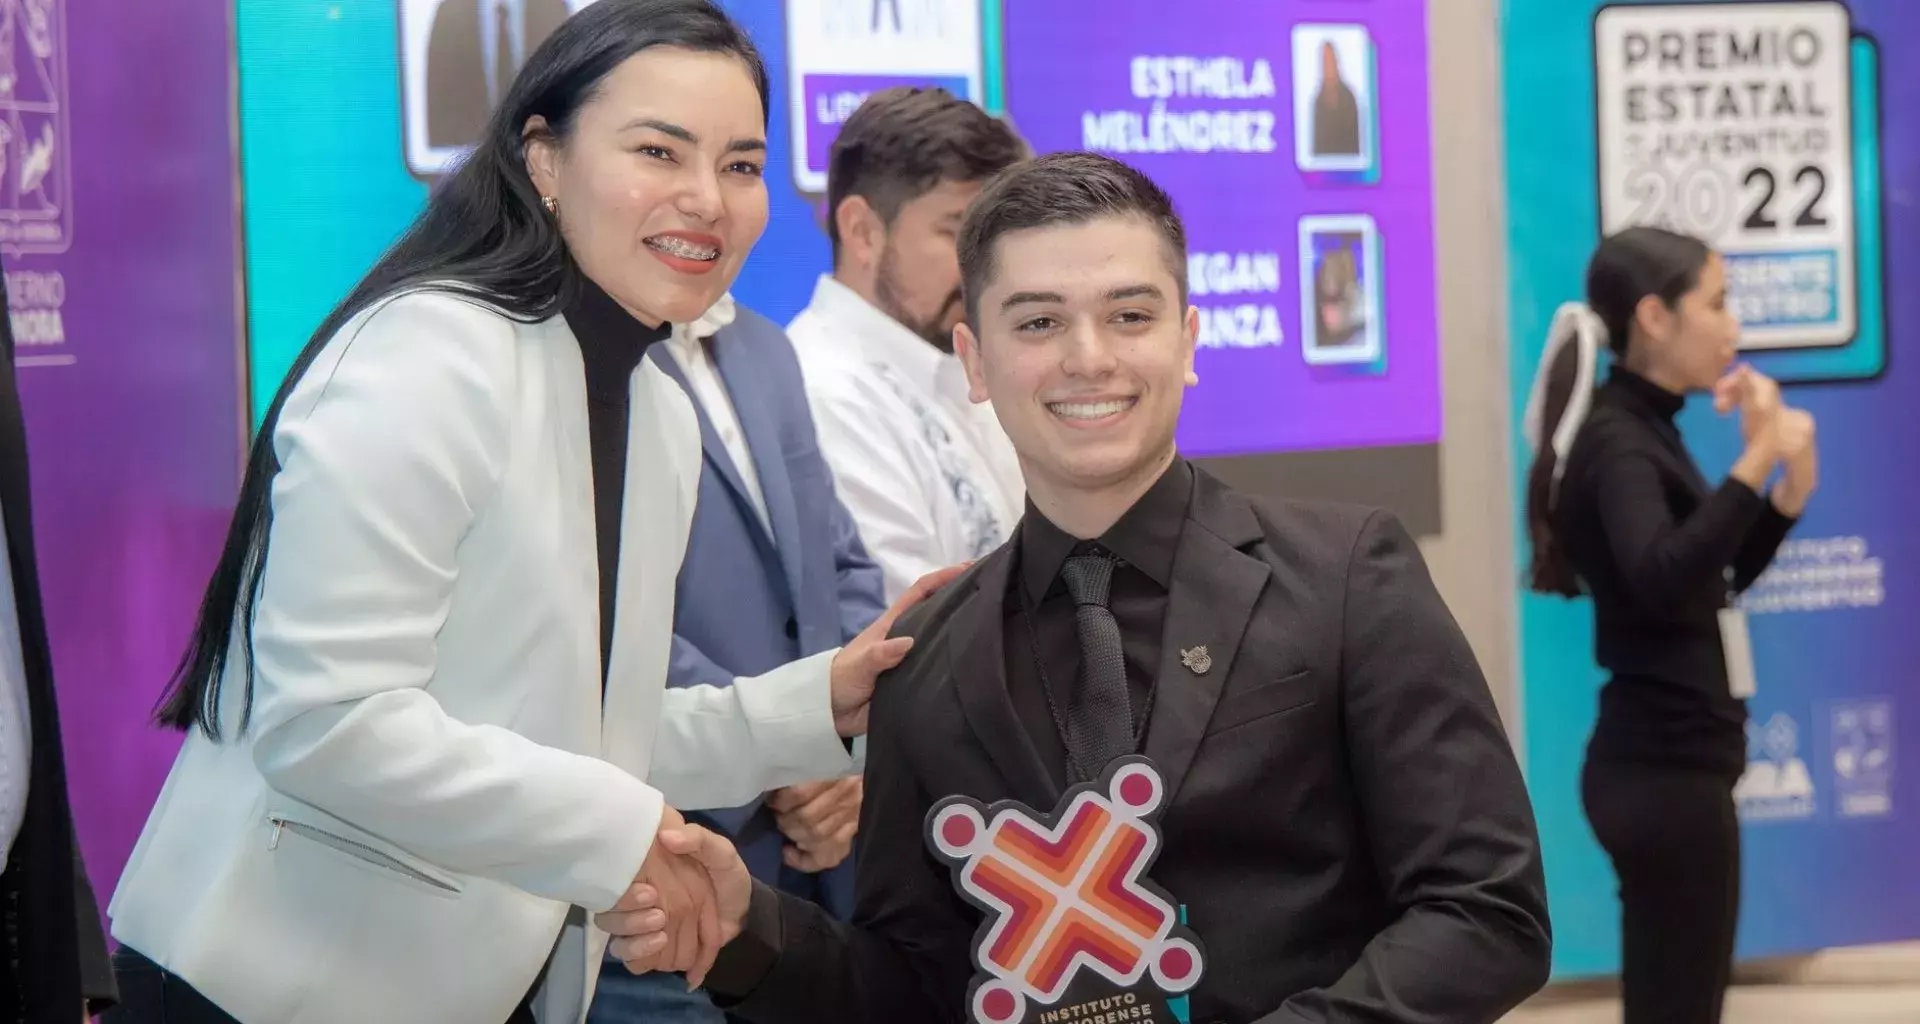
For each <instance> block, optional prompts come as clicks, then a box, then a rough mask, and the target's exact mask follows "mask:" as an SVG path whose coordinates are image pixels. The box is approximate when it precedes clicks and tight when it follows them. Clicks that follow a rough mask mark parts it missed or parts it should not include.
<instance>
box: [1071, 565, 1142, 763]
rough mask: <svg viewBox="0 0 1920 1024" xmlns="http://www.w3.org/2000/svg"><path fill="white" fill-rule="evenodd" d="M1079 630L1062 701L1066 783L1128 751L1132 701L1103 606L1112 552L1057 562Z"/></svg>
mask: <svg viewBox="0 0 1920 1024" xmlns="http://www.w3.org/2000/svg"><path fill="white" fill-rule="evenodd" d="M1060 579H1061V581H1062V582H1064V583H1065V584H1066V585H1067V593H1068V594H1070V595H1071V596H1072V597H1073V604H1074V621H1075V624H1076V625H1078V627H1079V632H1080V675H1079V676H1078V677H1077V678H1076V679H1075V681H1074V689H1073V696H1072V698H1071V699H1070V700H1068V702H1067V735H1066V741H1067V761H1068V764H1067V768H1068V774H1069V775H1071V776H1072V779H1071V780H1070V781H1072V782H1085V781H1087V780H1089V779H1096V778H1099V776H1100V773H1101V772H1102V771H1105V770H1106V767H1107V764H1108V762H1110V761H1112V760H1113V759H1114V758H1116V757H1121V756H1124V755H1126V754H1131V753H1133V703H1132V700H1131V699H1130V698H1129V696H1128V694H1127V663H1126V659H1125V658H1124V657H1122V655H1121V651H1120V624H1119V623H1118V622H1115V621H1114V618H1113V612H1112V611H1111V610H1109V609H1108V607H1107V592H1108V590H1109V589H1110V587H1111V584H1112V583H1113V556H1112V555H1108V554H1094V555H1073V556H1071V557H1069V558H1068V559H1067V560H1066V562H1065V564H1063V565H1062V566H1061V567H1060Z"/></svg>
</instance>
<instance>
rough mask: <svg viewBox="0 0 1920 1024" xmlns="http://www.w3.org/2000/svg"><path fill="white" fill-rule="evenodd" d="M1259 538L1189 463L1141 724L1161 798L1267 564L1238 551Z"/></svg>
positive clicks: (1187, 754) (1194, 747) (1249, 516)
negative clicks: (1184, 509)
mask: <svg viewBox="0 0 1920 1024" xmlns="http://www.w3.org/2000/svg"><path fill="white" fill-rule="evenodd" d="M1260 536H1261V531H1260V524H1259V522H1258V521H1257V520H1255V519H1254V516H1253V511H1252V510H1251V509H1249V508H1248V507H1247V506H1246V504H1245V502H1244V500H1243V499H1241V498H1239V497H1238V496H1236V495H1234V494H1233V493H1232V492H1230V491H1228V490H1227V489H1226V488H1225V487H1224V486H1222V485H1221V484H1220V483H1218V482H1217V481H1215V480H1214V479H1213V478H1211V477H1209V476H1207V475H1206V474H1205V473H1203V472H1201V471H1200V469H1199V468H1198V467H1195V469H1194V489H1193V499H1192V503H1191V504H1190V506H1189V508H1188V513H1187V523H1186V526H1185V528H1183V529H1182V530H1181V531H1180V544H1179V547H1178V548H1177V549H1176V553H1175V555H1174V559H1173V585H1172V587H1171V589H1170V591H1169V593H1168V595H1167V618H1166V626H1165V631H1164V632H1163V633H1162V635H1161V640H1160V648H1161V653H1160V671H1159V674H1158V675H1157V676H1156V677H1155V695H1154V701H1153V714H1152V719H1151V721H1150V722H1149V723H1148V726H1147V744H1146V754H1147V756H1148V757H1149V758H1151V759H1152V760H1153V762H1154V764H1155V765H1157V766H1158V767H1159V769H1160V773H1161V775H1162V776H1163V777H1164V778H1165V779H1166V784H1167V794H1168V797H1169V799H1171V798H1173V797H1176V796H1178V795H1179V792H1180V783H1181V782H1182V781H1184V780H1185V778H1186V775H1187V769H1188V768H1190V767H1191V766H1192V765H1193V756H1194V753H1195V752H1196V751H1198V750H1199V748H1200V739H1201V737H1202V736H1204V735H1205V734H1206V731H1207V722H1208V721H1209V720H1210V719H1212V717H1213V708H1214V705H1215V704H1218V703H1219V701H1220V691H1221V690H1222V688H1224V687H1225V686H1226V682H1227V678H1228V676H1229V675H1231V674H1232V672H1233V665H1234V659H1235V657H1236V656H1237V655H1238V654H1239V652H1240V644H1241V639H1242V638H1243V637H1244V636H1245V635H1246V632H1247V624H1248V622H1249V621H1250V620H1251V619H1252V617H1253V608H1254V605H1255V603H1257V602H1258V601H1259V600H1260V594H1261V591H1263V590H1264V589H1265V588H1266V585H1267V579H1268V577H1269V575H1270V570H1269V568H1268V566H1267V563H1266V562H1264V561H1261V560H1260V559H1258V558H1255V557H1253V556H1251V555H1248V554H1246V553H1245V552H1244V551H1243V550H1242V548H1244V547H1245V546H1246V545H1248V544H1250V543H1252V542H1253V541H1255V540H1257V539H1259V537H1260ZM1200 648H1205V651H1204V654H1203V652H1202V651H1201V650H1200ZM1189 652H1191V653H1189ZM1189 662H1191V663H1192V666H1193V667H1189Z"/></svg>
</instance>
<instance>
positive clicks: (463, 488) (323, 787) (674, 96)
mask: <svg viewBox="0 0 1920 1024" xmlns="http://www.w3.org/2000/svg"><path fill="white" fill-rule="evenodd" d="M766 118H767V75H766V71H765V69H764V67H763V65H762V63H761V60H760V57H759V55H758V54H757V53H756V51H755V50H754V48H753V45H752V44H751V42H750V41H749V40H748V39H747V38H746V36H745V35H744V34H743V33H742V32H741V30H740V29H739V28H738V27H737V26H735V25H734V24H733V23H732V22H730V21H729V20H728V19H727V18H726V16H725V15H724V14H722V13H720V12H719V10H718V9H717V8H715V7H713V6H712V5H711V4H709V3H706V2H704V0H600V2H599V3H596V4H594V5H592V6H590V7H588V8H586V9H585V10H584V11H583V12H582V13H580V14H579V15H576V16H575V17H574V18H572V19H571V20H569V21H568V22H567V23H566V24H565V25H564V26H563V27H561V28H560V29H559V30H558V31H557V32H556V33H555V34H554V35H553V36H552V37H551V38H549V39H548V40H547V41H546V42H545V43H544V44H543V45H542V46H541V47H540V48H539V49H538V51H537V52H536V53H535V54H534V55H533V56H532V57H531V59H530V60H529V62H528V64H527V66H526V67H525V68H524V69H523V70H522V71H521V73H520V75H519V76H518V78H517V79H516V81H515V82H514V84H513V86H512V88H511V89H510V91H509V93H508V95H507V96H506V98H505V100H504V101H503V102H502V104H501V106H500V107H499V109H497V110H496V111H495V112H494V116H493V120H492V122H491V124H490V126H489V129H488V132H487V136H486V138H485V140H484V141H483V142H482V143H480V144H479V146H478V147H477V149H476V151H475V152H474V153H473V154H472V156H471V157H470V158H469V159H468V160H467V161H466V163H465V164H464V165H463V166H462V167H461V168H460V169H459V170H458V171H457V172H456V173H455V174H454V175H453V176H452V177H451V178H450V179H449V180H448V181H446V182H445V183H443V185H442V186H441V187H440V188H439V189H437V190H436V191H435V193H434V195H433V196H432V198H431V199H430V200H429V202H428V205H427V208H426V210H425V211H424V212H423V213H422V214H421V216H420V218H419V220H418V221H417V222H416V223H415V224H414V225H413V227H412V228H411V229H410V230H409V231H408V232H407V234H406V235H405V236H404V237H403V238H401V240H400V241H399V242H398V243H397V244H396V245H395V246H394V248H393V249H392V250H391V251H389V252H388V253H387V254H386V255H385V256H384V257H382V259H381V260H380V261H379V262H378V263H377V264H376V265H375V266H374V267H373V269H372V270H371V271H370V272H369V273H368V275H367V277H366V278H365V280H363V281H361V282H360V284H359V285H358V286H357V287H356V288H354V289H353V291H352V292H351V293H350V294H349V295H348V296H347V297H346V299H345V300H344V301H343V302H342V303H341V304H340V306H339V307H338V308H337V309H336V310H335V311H334V312H333V314H332V315H331V316H329V317H328V318H327V319H326V321H325V322H324V323H323V324H321V325H320V327H319V329H318V330H317V331H316V332H315V334H314V337H313V339H312V341H311V342H310V343H309V344H308V345H307V347H306V348H305V350H303V351H302V352H301V354H300V356H299V358H298V359H297V360H296V361H295V363H294V365H293V368H292V370H291V372H290V373H289V375H288V377H287V380H286V383H285V384H283V385H282V387H281V389H280V391H279V393H278V394H277V395H276V396H275V398H274V401H273V403H272V405H271V407H270V408H269V411H268V413H267V415H266V418H265V421H264V423H263V425H262V427H261V431H260V435H259V437H258V439H257V440H256V441H255V443H254V445H253V449H252V453H251V458H250V460H249V463H248V466H247V471H246V476H245V481H244V484H243V486H242V490H241V494H240V499H239V507H238V509H237V510H236V512H235V514H234V519H233V524H232V527H231V529H230V530H229V533H228V537H227V543H226V548H225V550H224V551H223V553H222V555H221V557H220V561H219V563H218V566H217V568H216V569H215V571H214V574H213V578H212V581H211V583H210V584H209V586H208V589H207V593H206V597H205V599H204V602H203V604H202V606H201V609H200V619H199V622H198V625H197V627H196V629H195V632H194V635H193V638H192V641H191V644H190V646H189V648H188V650H187V653H186V656H185V658H184V660H183V662H182V665H181V668H180V671H179V674H178V676H177V677H176V679H175V680H174V686H173V689H172V691H171V693H170V694H169V695H168V698H167V700H166V702H165V704H164V706H163V707H162V709H161V711H160V718H161V720H162V721H164V722H165V723H167V724H169V725H171V726H174V727H177V728H181V729H184V730H187V731H188V734H187V737H186V741H185V744H184V746H183V748H182V749H181V752H180V755H179V759H178V760H177V762H176V763H175V764H174V767H173V770H172V773H171V774H170V775H169V777H168V779H167V782H166V786H165V788H164V789H163V791H162V792H161V794H160V798H159V801H158V803H157V804H156V806H155V807H154V810H153V813H152V815H151V817H150V818H149V820H148V822H147V825H146V828H145V831H144V832H143V833H142V835H141V837H140V840H139V844H138V845H137V846H136V848H135V849H134V851H133V855H132V858H131V860H130V861H129V863H128V865H127V868H126V872H125V874H124V875H123V876H122V878H121V880H120V885H119V888H118V891H117V892H116V894H115V896H114V900H113V903H112V905H111V908H110V911H109V912H110V915H111V917H112V920H113V934H114V935H115V937H116V938H118V939H119V940H120V942H121V943H122V944H123V949H122V950H121V952H120V954H119V956H118V958H117V966H118V968H119V975H120V979H121V985H122V995H123V1006H122V1008H121V1009H119V1010H118V1011H116V1014H117V1019H118V1020H122V1021H127V1022H132V1024H145V1022H149V1021H153V1022H158V1021H166V1022H171V1024H180V1022H183V1021H194V1022H198V1021H217V1022H229V1021H236V1020H237V1021H244V1022H247V1024H282V1022H288V1024H291V1022H298V1024H307V1022H312V1024H377V1022H384V1021H392V1022H395V1024H401V1022H404V1024H431V1022H447V1024H494V1022H500V1021H509V1020H513V1021H528V1020H533V1019H536V1017H537V1019H538V1020H540V1021H542V1022H545V1024H552V1022H556V1021H562V1022H564V1021H577V1020H580V1019H582V1018H583V1017H584V1015H585V1012H586V1007H587V1005H588V1002H589V1001H590V998H591V988H592V983H593V980H594V978H595V977H596V975H597V973H598V968H599V966H600V961H601V956H602V952H603V950H604V948H605V944H606V941H607V938H606V936H605V934H603V933H601V932H600V931H599V930H598V929H597V928H596V927H595V926H594V916H593V915H594V914H596V913H600V912H605V911H608V910H610V909H611V908H613V907H614V906H615V905H616V903H617V902H620V901H621V900H622V898H623V896H626V897H627V898H628V903H627V904H626V905H632V901H633V897H632V896H631V895H630V894H631V893H640V894H643V895H642V899H643V900H644V899H658V900H659V901H661V902H662V903H663V904H665V906H664V907H663V909H671V910H672V911H674V914H673V917H672V918H671V919H672V920H674V921H676V922H679V921H683V920H684V921H688V922H698V921H700V920H701V919H702V918H703V916H704V923H705V926H706V928H705V930H702V926H701V925H700V924H696V923H689V924H685V925H680V926H677V927H676V929H675V930H674V934H675V938H673V939H672V940H669V941H670V942H671V947H670V948H668V949H666V950H665V951H663V952H661V953H659V954H658V955H663V956H670V957H672V958H673V959H675V961H676V963H677V966H679V967H680V968H681V969H686V970H689V971H690V972H692V974H693V976H694V977H696V978H697V974H698V972H699V971H700V970H703V969H704V965H705V964H709V963H710V962H711V956H712V954H713V953H714V952H715V951H717V946H718V942H719V937H718V936H717V935H716V934H715V932H714V931H713V929H712V925H713V921H714V920H715V919H716V918H715V915H714V914H713V912H712V911H713V907H712V904H711V899H712V897H711V890H710V883H709V882H708V881H706V880H705V876H704V875H703V874H701V873H700V869H699V868H698V867H697V865H696V863H695V862H694V861H693V860H692V859H690V858H688V859H681V858H676V857H675V856H674V855H673V854H672V853H670V852H668V850H667V849H666V846H667V845H668V844H666V843H656V842H655V839H656V836H657V835H658V834H660V833H662V831H663V830H665V831H672V830H674V829H677V828H680V827H683V822H682V821H681V819H680V817H679V815H678V813H677V812H675V811H674V810H673V809H672V808H673V807H676V806H677V807H680V808H687V809H693V808H714V807H732V806H737V805H739V804H742V803H745V802H747V801H748V800H750V799H752V798H753V797H755V796H756V795H758V794H760V793H763V792H765V791H768V790H771V789H774V788H777V787H780V786H783V785H787V784H790V783H797V782H802V781H806V780H810V779H819V778H826V777H832V776H835V775H838V774H844V773H846V772H848V771H850V770H851V769H852V764H851V761H850V758H849V755H848V747H847V745H846V743H845V742H844V740H843V737H844V736H849V735H852V734H853V733H855V732H857V731H861V730H863V729H864V718H865V714H864V704H865V701H866V699H867V698H868V697H869V696H871V693H872V688H873V680H874V678H875V676H876V675H877V674H878V673H879V672H880V671H883V670H884V669H886V668H888V667H891V666H892V665H893V664H896V663H897V662H898V661H899V659H900V658H901V657H902V656H904V654H905V650H904V648H905V645H906V643H907V641H903V640H892V641H889V640H886V638H885V637H886V631H887V629H888V628H889V624H890V622H891V619H892V617H893V614H897V611H898V608H896V609H895V610H894V613H893V614H890V615H888V616H887V617H884V618H883V619H882V620H881V621H880V622H879V623H876V624H875V627H874V629H872V630H870V631H869V632H868V633H867V634H864V635H863V636H862V637H861V638H860V639H858V640H856V641H855V642H854V643H852V644H850V645H848V646H847V647H846V648H844V649H842V650H840V651H837V652H830V653H828V654H823V655H820V656H817V657H815V658H813V659H810V660H807V661H803V662H799V663H796V664H794V665H791V666H788V667H786V668H783V669H780V670H777V671H775V672H772V673H769V674H768V675H766V676H764V677H762V678H760V679H758V680H753V681H749V682H745V683H742V684H741V685H737V686H734V687H731V688H729V689H714V688H693V689H685V690H672V691H668V690H667V689H666V688H665V685H664V679H665V671H666V666H667V656H668V646H669V643H670V640H671V627H672V611H673V588H674V578H675V575H676V573H677V569H678V565H679V561H680V557H681V554H682V551H683V548H684V546H685V544H686V540H687V533H688V529H689V523H690V518H691V516H692V514H693V503H694V496H695V493H696V488H697V484H698V474H699V471H700V458H701V452H700V439H699V433H698V428H697V425H696V420H695V417H694V413H693V409H692V406H691V405H690V404H689V401H688V399H687V398H686V396H685V395H684V394H682V393H681V392H680V391H679V390H678V388H677V387H676V386H675V385H674V384H673V383H672V382H671V381H670V380H669V379H668V378H666V377H665V376H664V375H663V374H662V373H661V372H660V371H659V370H658V369H656V368H655V366H654V364H653V361H651V360H643V359H641V358H640V355H641V353H643V352H644V350H645V348H646V346H647V344H648V343H650V342H652V341H655V340H658V339H660V338H663V337H665V336H666V335H667V334H668V333H669V331H670V330H671V325H672V324H673V323H675V322H686V321H691V320H693V319H695V318H697V317H698V316H699V315H700V314H701V313H702V312H703V311H705V310H706V309H707V307H709V306H710V305H712V303H713V302H714V300H716V299H717V298H719V296H720V295H721V294H722V293H723V292H725V291H726V290H727V288H728V287H729V286H730V285H731V284H732V282H733V280H734V277H735V275H736V274H737V273H738V271H739V269H740V266H741V263H742V262H743V261H744V260H745V258H746V256H747V253H748V251H749V250H750V249H751V248H752V246H753V244H754V242H755V241H756V240H757V239H758V238H759V236H760V233H761V230H762V228H763V227H764V226H765V224H766V219H767V194H766V187H765V184H764V181H763V179H762V171H763V167H764V162H765V159H766V155H767V152H766V142H765V133H766ZM341 215H342V216H352V215H353V211H351V210H343V211H341ZM609 382H612V386H609ZM918 596H919V592H916V594H914V595H911V596H910V597H909V598H907V599H903V602H902V605H904V604H906V603H910V601H911V600H912V599H913V598H915V597H918ZM676 841H678V840H676ZM683 911H684V913H682V912H683ZM663 916H664V915H663ZM649 941H650V942H651V941H652V940H649ZM666 945H668V943H658V944H657V945H652V946H648V947H645V948H639V949H636V950H635V952H638V953H648V954H653V953H654V951H655V950H656V949H658V947H659V946H666Z"/></svg>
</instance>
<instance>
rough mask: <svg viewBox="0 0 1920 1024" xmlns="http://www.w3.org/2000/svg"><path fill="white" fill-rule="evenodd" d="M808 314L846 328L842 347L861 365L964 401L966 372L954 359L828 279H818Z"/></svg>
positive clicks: (849, 290) (825, 275)
mask: <svg viewBox="0 0 1920 1024" xmlns="http://www.w3.org/2000/svg"><path fill="white" fill-rule="evenodd" d="M808 308H810V309H812V310H815V311H817V312H818V313H820V314H821V315H822V316H825V317H826V318H828V319H830V320H832V321H834V322H835V323H840V324H844V325H846V327H847V328H848V330H847V340H848V342H849V343H851V344H853V345H855V346H858V348H859V351H860V354H861V355H863V356H865V357H866V358H867V359H870V360H875V361H878V362H881V363H884V364H886V365H887V366H889V367H892V368H893V370H894V371H895V372H897V373H900V374H903V375H904V376H906V377H907V378H908V380H909V381H910V382H911V383H913V384H914V385H916V386H918V387H921V388H924V389H926V390H927V391H929V392H932V393H934V394H938V395H941V396H943V397H947V398H953V397H955V394H954V389H955V387H956V386H957V387H958V388H959V389H960V390H959V394H958V397H959V398H960V399H961V400H962V401H964V400H965V395H966V372H965V370H963V369H962V368H961V366H960V360H959V359H958V358H957V357H955V356H953V355H951V354H949V353H946V352H942V351H940V350H939V349H937V348H934V347H933V346H932V345H930V344H928V343H927V339H925V338H922V337H921V336H919V335H918V334H915V333H913V332H912V331H910V330H907V328H906V327H905V326H903V325H902V324H901V323H900V321H898V320H895V319H894V318H893V317H890V316H888V315H887V314H886V313H884V312H881V310H880V307H878V306H875V305H874V304H873V303H871V302H868V301H867V300H866V299H863V298H861V297H860V295H859V293H858V292H855V291H854V290H853V289H851V288H849V287H847V286H846V285H844V284H841V283H840V282H839V281H836V280H834V279H833V276H832V275H830V274H822V275H820V280H819V283H817V284H815V285H814V288H813V301H812V303H811V304H810V305H809V307H808Z"/></svg>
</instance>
